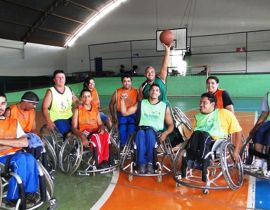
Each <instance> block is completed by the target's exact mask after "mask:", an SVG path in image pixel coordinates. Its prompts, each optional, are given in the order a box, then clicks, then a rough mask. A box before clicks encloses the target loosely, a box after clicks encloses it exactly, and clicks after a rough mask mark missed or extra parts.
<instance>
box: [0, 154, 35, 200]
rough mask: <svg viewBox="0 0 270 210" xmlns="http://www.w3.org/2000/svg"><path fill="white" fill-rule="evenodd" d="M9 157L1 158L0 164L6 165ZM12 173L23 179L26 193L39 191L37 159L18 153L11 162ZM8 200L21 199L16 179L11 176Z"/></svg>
mask: <svg viewBox="0 0 270 210" xmlns="http://www.w3.org/2000/svg"><path fill="white" fill-rule="evenodd" d="M8 156H9V155H5V156H2V157H0V162H1V163H3V164H5V163H6V161H7V158H8ZM10 167H11V169H12V171H13V172H14V173H16V174H18V176H19V177H20V178H21V179H22V182H23V185H24V191H25V192H26V193H35V192H37V191H38V174H39V172H38V165H37V162H36V159H35V158H34V157H33V156H32V155H31V154H29V153H26V152H20V151H19V152H16V153H15V154H13V155H12V158H11V160H10ZM8 183H9V184H8V192H7V200H9V201H10V200H17V199H19V190H18V184H17V181H16V179H15V178H14V177H13V176H11V177H10V179H9V181H8Z"/></svg>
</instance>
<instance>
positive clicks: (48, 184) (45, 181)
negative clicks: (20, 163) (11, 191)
mask: <svg viewBox="0 0 270 210" xmlns="http://www.w3.org/2000/svg"><path fill="white" fill-rule="evenodd" d="M37 163H38V170H39V185H40V187H39V192H38V193H39V195H40V198H39V199H38V200H37V202H36V203H35V204H34V205H31V206H28V205H27V203H26V197H25V192H24V187H23V184H22V180H21V178H20V177H19V176H18V175H17V174H16V173H14V172H12V171H11V170H10V169H9V167H8V165H9V164H6V165H3V164H0V177H1V181H0V209H7V210H11V209H12V210H13V209H14V210H18V209H19V210H25V209H36V208H38V207H40V206H42V205H43V204H44V203H45V202H48V204H49V207H48V208H47V209H48V210H54V209H55V208H56V199H55V198H54V197H53V194H54V183H53V180H52V179H51V176H50V174H49V173H48V172H47V170H46V169H45V168H44V166H43V165H42V164H41V163H40V162H39V161H37ZM11 176H13V177H14V178H15V179H16V181H17V183H18V186H19V193H20V198H19V199H18V201H17V203H16V204H15V206H14V207H11V206H9V205H7V204H6V203H5V201H4V199H5V198H6V196H7V188H8V180H9V177H11Z"/></svg>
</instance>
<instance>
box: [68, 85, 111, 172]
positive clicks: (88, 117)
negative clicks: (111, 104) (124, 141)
mask: <svg viewBox="0 0 270 210" xmlns="http://www.w3.org/2000/svg"><path fill="white" fill-rule="evenodd" d="M80 98H81V101H82V105H80V106H79V107H78V108H76V109H75V110H74V113H73V117H72V132H73V133H74V134H75V135H77V136H78V137H79V138H80V139H81V141H82V144H83V145H84V147H89V140H91V141H92V142H93V143H94V145H96V152H97V154H96V157H97V166H98V168H105V167H108V166H109V163H108V161H109V143H110V142H109V133H108V132H107V131H106V130H105V126H103V124H102V121H101V118H100V114H99V111H98V110H97V109H95V108H93V106H92V105H91V102H92V95H91V92H90V90H89V89H83V90H82V91H81V93H80ZM92 149H93V148H92Z"/></svg>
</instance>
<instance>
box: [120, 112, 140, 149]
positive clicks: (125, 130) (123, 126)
mask: <svg viewBox="0 0 270 210" xmlns="http://www.w3.org/2000/svg"><path fill="white" fill-rule="evenodd" d="M117 119H118V129H119V135H120V145H125V144H126V142H127V139H128V137H129V135H131V134H132V133H133V132H135V130H136V124H135V123H136V115H135V114H132V115H129V116H123V115H122V114H121V113H119V112H117Z"/></svg>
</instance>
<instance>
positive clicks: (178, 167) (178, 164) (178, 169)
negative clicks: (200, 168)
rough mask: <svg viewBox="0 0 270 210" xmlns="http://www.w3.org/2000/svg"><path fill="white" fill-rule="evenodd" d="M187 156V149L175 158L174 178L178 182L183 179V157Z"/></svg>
mask: <svg viewBox="0 0 270 210" xmlns="http://www.w3.org/2000/svg"><path fill="white" fill-rule="evenodd" d="M185 154H186V149H184V148H182V149H180V150H179V151H178V152H177V153H176V156H175V159H174V163H173V177H174V179H175V181H176V182H177V181H178V180H179V179H181V178H182V164H183V157H184V155H185Z"/></svg>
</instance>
